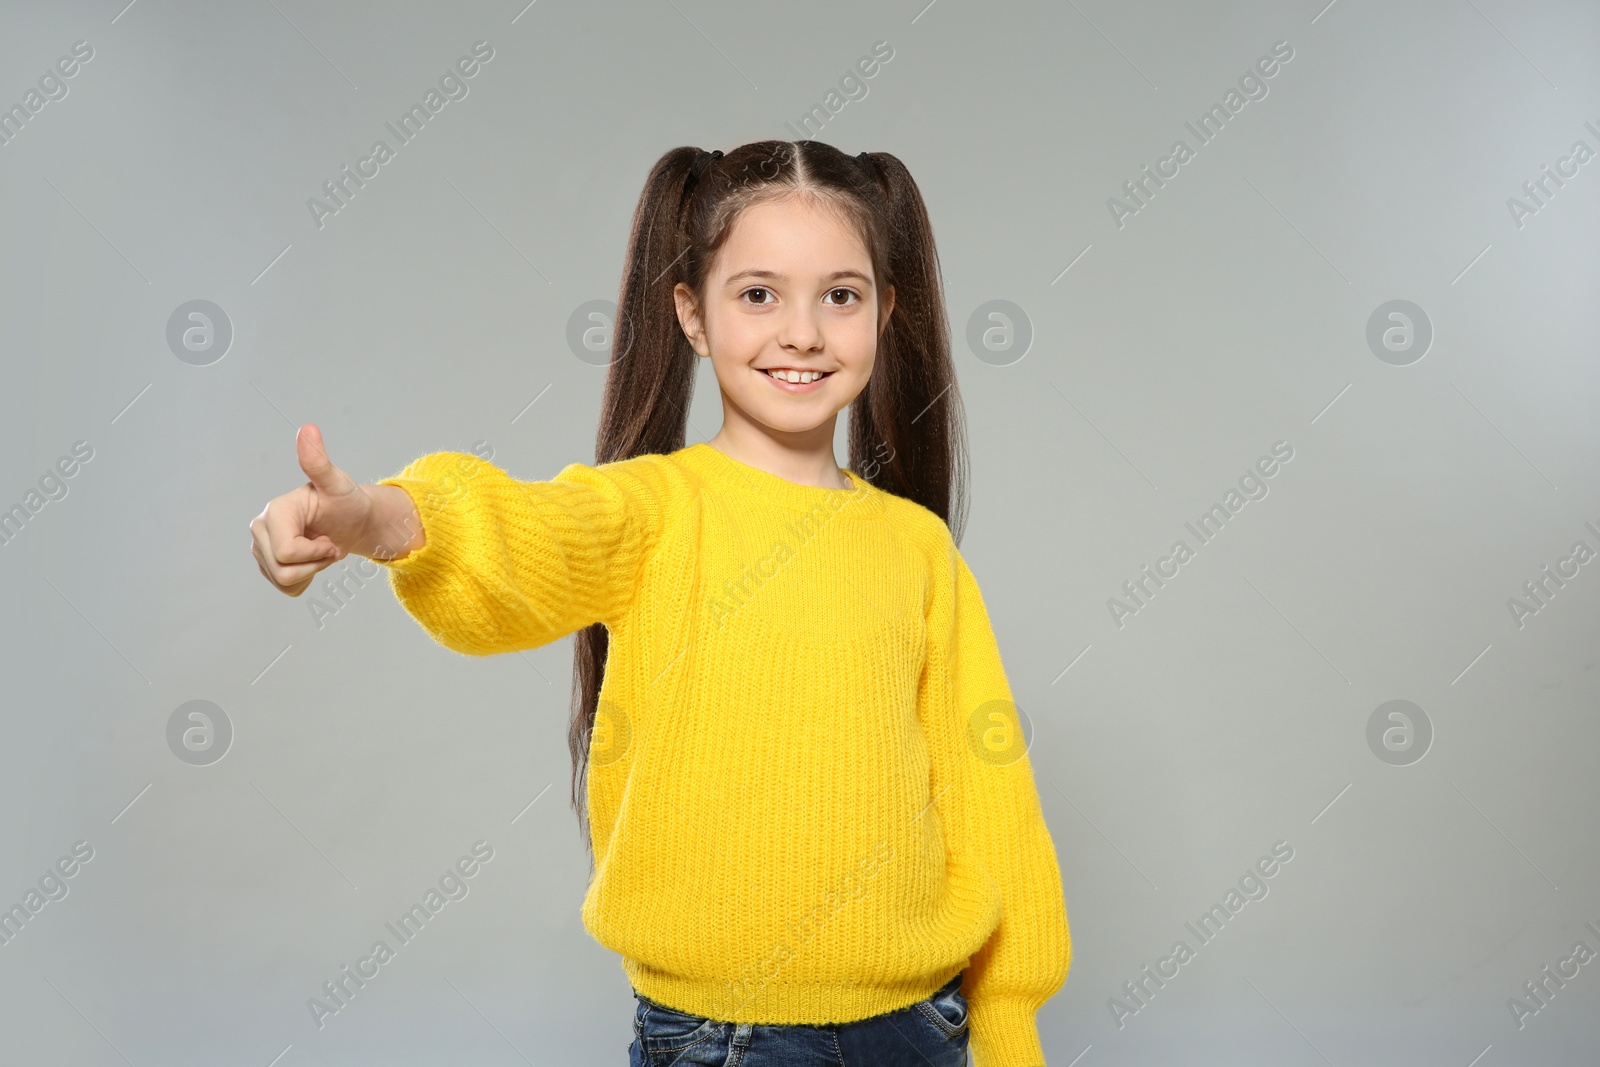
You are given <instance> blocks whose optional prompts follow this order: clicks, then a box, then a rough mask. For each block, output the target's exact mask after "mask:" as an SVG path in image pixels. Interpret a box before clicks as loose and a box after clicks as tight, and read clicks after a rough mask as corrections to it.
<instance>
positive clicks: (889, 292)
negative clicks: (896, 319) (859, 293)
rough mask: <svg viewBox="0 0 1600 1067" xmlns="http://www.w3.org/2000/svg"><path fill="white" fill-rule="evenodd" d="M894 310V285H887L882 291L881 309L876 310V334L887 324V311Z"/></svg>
mask: <svg viewBox="0 0 1600 1067" xmlns="http://www.w3.org/2000/svg"><path fill="white" fill-rule="evenodd" d="M893 310H894V286H892V285H891V286H889V287H888V288H887V289H885V290H884V291H883V309H882V310H881V311H879V312H878V335H879V336H882V335H883V331H884V330H885V329H886V328H887V327H888V325H889V313H890V312H891V311H893Z"/></svg>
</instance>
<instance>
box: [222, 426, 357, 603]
mask: <svg viewBox="0 0 1600 1067" xmlns="http://www.w3.org/2000/svg"><path fill="white" fill-rule="evenodd" d="M295 452H296V453H297V455H298V456H299V460H300V469H301V470H302V471H304V472H305V474H306V477H308V478H310V479H311V480H310V481H309V482H307V483H306V484H305V485H302V486H300V487H299V488H297V489H292V490H290V491H289V492H287V493H284V494H283V495H282V496H278V497H274V498H272V499H271V500H270V501H268V502H267V506H266V507H265V508H263V509H262V511H261V514H259V515H257V516H256V517H255V518H253V519H251V520H250V536H251V551H252V553H254V555H255V557H256V565H257V566H259V567H260V568H261V574H262V577H264V578H266V579H267V581H269V582H271V583H272V584H273V586H274V587H275V588H277V589H279V590H281V591H282V592H284V593H286V594H288V595H289V596H299V595H300V594H301V593H303V592H305V591H306V587H307V586H309V585H310V584H311V579H312V578H314V577H315V576H316V573H317V572H318V571H320V570H322V569H324V568H325V567H330V566H332V565H333V564H335V563H337V562H338V561H339V560H341V559H343V558H344V557H345V556H347V555H349V554H350V553H351V552H353V551H360V550H362V549H363V548H365V547H366V544H365V540H366V539H365V538H364V536H363V534H364V531H365V530H366V529H367V523H368V520H369V519H370V517H371V515H372V511H373V500H372V496H371V495H370V494H369V493H368V492H367V487H365V486H362V485H360V484H358V483H357V482H356V481H355V479H353V478H351V477H350V476H349V475H348V474H346V473H345V472H344V471H342V470H340V469H339V468H338V467H336V466H334V464H333V461H332V460H331V459H329V458H328V453H327V450H326V449H325V448H323V446H322V431H321V430H320V429H318V428H317V426H316V424H315V423H306V425H304V426H302V427H300V431H299V433H297V434H296V435H295Z"/></svg>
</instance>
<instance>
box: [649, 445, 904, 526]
mask: <svg viewBox="0 0 1600 1067" xmlns="http://www.w3.org/2000/svg"><path fill="white" fill-rule="evenodd" d="M679 454H680V455H681V456H683V457H684V458H686V459H688V460H689V461H690V463H691V464H692V465H694V466H695V467H696V468H698V469H699V470H700V471H701V472H702V473H704V474H706V475H708V476H710V477H711V478H712V479H713V480H715V481H716V482H717V483H718V484H719V485H725V486H728V487H730V488H734V489H738V490H742V491H745V492H748V493H751V494H754V495H756V496H759V497H762V498H763V499H766V500H769V501H771V502H773V503H775V504H783V505H785V506H787V507H792V508H800V509H801V510H809V509H811V508H814V507H817V506H819V505H822V506H828V507H829V509H830V510H834V509H837V508H840V507H843V506H844V505H845V504H847V503H848V502H849V501H850V500H851V499H852V498H853V497H856V496H857V495H858V494H859V498H860V499H861V500H862V501H869V500H870V501H873V502H874V503H876V490H875V487H874V486H873V485H872V483H871V482H869V481H867V480H866V479H865V478H863V477H861V475H859V474H857V473H856V472H855V471H853V470H851V469H849V468H848V467H840V468H839V470H840V471H841V472H842V473H843V474H844V476H845V477H846V478H847V479H849V481H850V484H851V485H852V486H854V488H853V489H830V488H827V487H826V486H820V485H801V484H800V483H799V482H791V481H789V479H787V478H782V477H779V476H778V475H776V474H773V473H772V472H771V471H764V470H762V469H761V468H760V467H752V466H751V465H750V464H748V463H744V462H741V461H740V460H737V459H734V458H733V457H732V456H730V455H728V454H727V453H726V452H724V451H722V450H721V449H719V448H717V447H716V446H714V445H712V444H711V443H710V442H707V441H700V442H698V443H696V444H692V445H689V446H688V447H686V448H684V449H683V451H682V452H681V453H679ZM874 510H876V509H874Z"/></svg>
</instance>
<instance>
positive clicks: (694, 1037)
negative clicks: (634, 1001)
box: [634, 994, 728, 1065]
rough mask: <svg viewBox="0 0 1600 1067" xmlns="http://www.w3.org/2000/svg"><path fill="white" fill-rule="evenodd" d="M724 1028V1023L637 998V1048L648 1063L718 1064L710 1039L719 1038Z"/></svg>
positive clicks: (635, 1016)
mask: <svg viewBox="0 0 1600 1067" xmlns="http://www.w3.org/2000/svg"><path fill="white" fill-rule="evenodd" d="M636 995H637V994H636ZM727 1027H728V1024H727V1023H719V1022H716V1021H714V1020H712V1019H707V1018H705V1017H704V1016H701V1015H691V1014H689V1013H688V1012H682V1011H678V1010H677V1009H676V1008H669V1007H667V1006H666V1005H664V1004H657V1003H656V1002H655V1001H650V1000H645V999H644V998H643V997H640V998H639V1010H638V1011H637V1012H636V1013H635V1015H634V1032H635V1033H636V1034H637V1035H638V1040H639V1048H640V1049H641V1051H643V1053H644V1057H645V1061H646V1062H647V1063H651V1064H657V1063H660V1064H666V1063H672V1064H680V1065H681V1064H695V1063H702V1062H705V1063H712V1062H715V1063H721V1062H722V1061H721V1060H719V1059H716V1058H715V1056H716V1055H717V1053H716V1052H715V1051H714V1049H713V1046H714V1045H715V1044H716V1042H715V1041H714V1040H713V1039H714V1038H718V1037H720V1036H722V1035H723V1034H724V1033H725V1031H726V1030H727ZM707 1057H709V1058H707Z"/></svg>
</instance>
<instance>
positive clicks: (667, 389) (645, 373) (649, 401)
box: [567, 147, 720, 874]
mask: <svg viewBox="0 0 1600 1067" xmlns="http://www.w3.org/2000/svg"><path fill="white" fill-rule="evenodd" d="M718 154H719V155H720V153H718ZM697 161H698V163H699V165H698V166H696V163H697ZM707 162H709V153H702V152H701V151H700V150H699V149H696V148H688V147H685V148H674V149H672V150H671V151H669V152H667V153H666V154H665V155H663V156H662V157H661V158H660V159H658V160H657V161H656V165H655V166H654V167H652V168H651V170H650V174H649V176H648V177H647V178H646V179H645V183H644V190H643V192H641V193H640V194H639V202H638V204H637V205H636V206H635V208H634V212H633V222H632V225H631V226H630V227H629V233H628V246H627V253H626V256H625V258H624V260H623V268H622V285H621V288H620V290H619V292H618V294H617V317H616V322H615V323H614V325H613V327H612V334H611V363H610V365H609V367H608V369H607V371H606V384H605V391H604V393H603V394H602V395H601V399H600V423H599V427H598V428H597V430H596V432H595V445H594V458H595V462H596V463H597V464H598V463H610V462H614V461H617V460H623V459H631V458H633V457H634V456H641V455H647V454H652V453H654V454H662V455H664V454H666V453H669V452H676V451H677V450H678V449H680V448H682V447H683V446H684V437H685V433H686V431H687V427H688V424H689V400H690V397H691V396H692V395H693V392H694V374H695V369H696V368H695V352H694V348H693V347H692V346H691V345H690V344H689V339H688V338H687V337H685V336H684V333H683V328H682V327H681V326H680V325H679V323H678V314H677V308H676V305H675V303H674V301H673V297H672V290H673V287H674V286H675V285H677V283H678V282H680V281H684V280H685V277H686V275H685V267H684V252H685V250H686V249H687V247H688V239H687V238H686V237H685V235H684V232H683V215H684V209H685V206H686V204H687V202H688V200H689V198H690V196H691V195H692V194H693V192H694V190H695V189H696V188H697V187H698V186H699V184H700V181H701V180H703V178H704V170H705V167H706V163H707ZM691 174H693V175H694V180H691ZM610 643H611V642H610V635H609V633H608V632H607V630H606V627H605V624H604V623H599V622H597V623H594V624H593V625H591V626H586V627H584V628H583V629H582V630H579V631H578V632H577V633H576V635H575V636H574V638H573V655H572V720H571V723H570V725H569V726H568V727H567V749H568V751H569V752H570V753H571V755H572V797H571V799H572V807H573V810H574V811H575V812H576V813H577V816H578V833H579V836H580V837H581V838H582V839H583V843H584V848H585V849H586V850H589V853H590V854H589V864H590V873H591V874H592V873H593V872H594V862H595V857H594V854H593V851H592V849H593V842H592V840H591V839H590V835H589V810H588V774H589V739H590V735H591V734H592V733H593V731H594V719H595V712H596V710H597V709H598V707H599V703H600V684H601V682H602V681H604V679H605V670H606V659H607V656H608V653H609V651H610Z"/></svg>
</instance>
